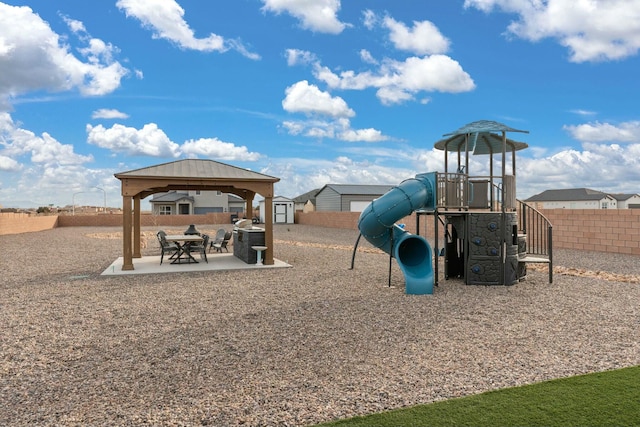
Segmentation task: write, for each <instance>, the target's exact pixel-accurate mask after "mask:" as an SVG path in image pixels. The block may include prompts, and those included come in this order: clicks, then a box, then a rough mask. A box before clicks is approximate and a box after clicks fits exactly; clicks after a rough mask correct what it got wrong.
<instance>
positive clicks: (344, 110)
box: [282, 80, 355, 117]
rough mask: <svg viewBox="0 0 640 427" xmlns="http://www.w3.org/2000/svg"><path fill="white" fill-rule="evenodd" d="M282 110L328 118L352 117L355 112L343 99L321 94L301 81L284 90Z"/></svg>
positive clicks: (318, 90)
mask: <svg viewBox="0 0 640 427" xmlns="http://www.w3.org/2000/svg"><path fill="white" fill-rule="evenodd" d="M285 94H286V96H285V98H284V100H283V101H282V108H284V110H285V111H288V112H290V113H304V114H310V115H315V114H319V115H325V116H330V117H352V116H354V115H355V112H354V111H353V110H352V109H351V108H349V106H348V105H347V103H346V102H345V101H344V99H342V98H340V97H339V96H335V97H334V96H331V94H329V93H328V92H323V91H321V90H320V89H318V87H317V86H315V85H310V84H309V82H308V81H306V80H302V81H299V82H297V83H295V84H293V85H291V86H289V87H288V88H287V89H286V90H285Z"/></svg>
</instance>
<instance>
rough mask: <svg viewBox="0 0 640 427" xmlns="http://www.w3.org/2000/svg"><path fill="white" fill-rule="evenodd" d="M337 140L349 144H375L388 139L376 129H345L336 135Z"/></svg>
mask: <svg viewBox="0 0 640 427" xmlns="http://www.w3.org/2000/svg"><path fill="white" fill-rule="evenodd" d="M338 139H340V140H343V141H349V142H357V141H365V142H377V141H384V140H386V139H388V138H387V137H385V136H384V135H383V134H382V132H380V131H379V130H378V129H373V128H367V129H347V130H345V131H343V132H341V133H340V134H339V135H338Z"/></svg>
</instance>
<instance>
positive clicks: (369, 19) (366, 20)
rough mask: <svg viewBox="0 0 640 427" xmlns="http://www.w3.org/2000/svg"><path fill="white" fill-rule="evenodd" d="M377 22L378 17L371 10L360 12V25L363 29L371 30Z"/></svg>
mask: <svg viewBox="0 0 640 427" xmlns="http://www.w3.org/2000/svg"><path fill="white" fill-rule="evenodd" d="M378 22H379V19H378V15H376V13H375V12H374V11H373V10H371V9H366V10H363V11H362V24H363V25H364V26H365V28H367V29H369V30H372V29H373V28H374V27H375V26H376V25H377V24H378Z"/></svg>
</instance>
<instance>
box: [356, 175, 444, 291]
mask: <svg viewBox="0 0 640 427" xmlns="http://www.w3.org/2000/svg"><path fill="white" fill-rule="evenodd" d="M435 182H436V174H435V172H431V173H422V174H418V175H416V177H415V178H410V179H407V180H405V181H402V182H401V183H400V184H399V185H398V186H396V187H393V188H392V189H391V190H389V191H388V192H387V193H385V194H383V195H382V196H381V197H380V198H378V199H375V200H374V201H372V202H371V204H369V206H367V207H366V208H365V210H364V211H362V213H361V214H360V219H359V220H358V229H359V230H360V233H361V234H362V235H363V236H364V238H365V239H367V241H369V243H371V244H372V245H373V246H375V247H376V248H380V249H382V250H383V251H385V252H386V253H388V254H391V255H392V256H393V257H394V258H395V259H396V261H397V262H398V265H399V266H400V270H401V271H402V273H403V274H404V279H405V285H406V288H405V292H406V293H407V294H414V295H424V294H433V284H434V275H433V262H432V250H431V246H430V245H429V243H428V242H427V241H426V240H425V238H424V237H422V236H418V235H415V234H411V233H409V232H407V231H405V230H404V229H403V228H402V227H400V226H398V225H397V224H396V223H395V222H396V221H398V220H399V219H402V218H404V217H406V216H408V215H410V214H411V213H412V212H413V211H415V210H416V209H421V208H431V209H435V198H436V194H435V188H436V185H435Z"/></svg>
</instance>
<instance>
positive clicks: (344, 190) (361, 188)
mask: <svg viewBox="0 0 640 427" xmlns="http://www.w3.org/2000/svg"><path fill="white" fill-rule="evenodd" d="M393 187H395V185H357V184H327V185H325V186H324V187H322V188H321V189H320V190H319V191H318V192H317V193H316V196H317V195H318V194H320V193H321V192H322V191H323V190H324V189H325V188H330V189H332V190H333V191H335V192H336V193H338V194H340V195H355V194H357V195H367V196H380V195H382V194H384V193H386V192H387V191H389V190H391V189H392V188H393Z"/></svg>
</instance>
